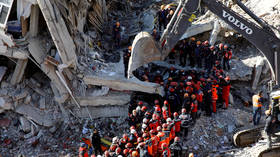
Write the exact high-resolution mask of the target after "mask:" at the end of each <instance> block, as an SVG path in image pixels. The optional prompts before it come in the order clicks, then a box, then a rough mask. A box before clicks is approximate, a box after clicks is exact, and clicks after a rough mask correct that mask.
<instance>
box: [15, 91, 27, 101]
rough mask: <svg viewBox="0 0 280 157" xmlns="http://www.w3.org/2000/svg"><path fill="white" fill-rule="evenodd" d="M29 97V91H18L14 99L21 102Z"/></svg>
mask: <svg viewBox="0 0 280 157" xmlns="http://www.w3.org/2000/svg"><path fill="white" fill-rule="evenodd" d="M28 95H29V93H28V91H27V90H18V91H17V92H16V93H15V95H14V97H13V99H15V100H20V99H23V98H25V97H27V96H28Z"/></svg>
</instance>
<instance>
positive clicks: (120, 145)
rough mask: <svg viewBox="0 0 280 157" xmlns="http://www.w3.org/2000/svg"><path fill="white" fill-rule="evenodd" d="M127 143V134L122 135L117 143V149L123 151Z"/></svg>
mask: <svg viewBox="0 0 280 157" xmlns="http://www.w3.org/2000/svg"><path fill="white" fill-rule="evenodd" d="M128 141H129V139H128V135H127V134H123V136H122V138H121V139H120V141H119V147H120V148H121V149H125V145H126V144H127V142H128Z"/></svg>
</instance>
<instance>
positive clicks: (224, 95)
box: [222, 84, 230, 108]
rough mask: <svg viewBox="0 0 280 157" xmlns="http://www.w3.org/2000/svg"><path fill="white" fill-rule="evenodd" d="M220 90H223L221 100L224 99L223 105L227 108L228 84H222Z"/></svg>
mask: <svg viewBox="0 0 280 157" xmlns="http://www.w3.org/2000/svg"><path fill="white" fill-rule="evenodd" d="M222 92H223V93H222V97H223V100H224V101H225V107H226V108H228V101H229V100H228V99H229V93H230V84H227V85H226V86H224V87H223V90H222Z"/></svg>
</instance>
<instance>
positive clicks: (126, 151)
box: [108, 149, 129, 155]
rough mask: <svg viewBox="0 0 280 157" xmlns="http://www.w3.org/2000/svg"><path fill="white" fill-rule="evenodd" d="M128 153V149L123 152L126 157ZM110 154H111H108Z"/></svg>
mask: <svg viewBox="0 0 280 157" xmlns="http://www.w3.org/2000/svg"><path fill="white" fill-rule="evenodd" d="M128 152H129V151H128V149H125V150H123V154H124V155H127V154H128ZM108 153H109V152H108Z"/></svg>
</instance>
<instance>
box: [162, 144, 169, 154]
mask: <svg viewBox="0 0 280 157" xmlns="http://www.w3.org/2000/svg"><path fill="white" fill-rule="evenodd" d="M161 149H162V155H161V157H171V153H170V149H169V148H168V144H167V143H163V144H162V145H161Z"/></svg>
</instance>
